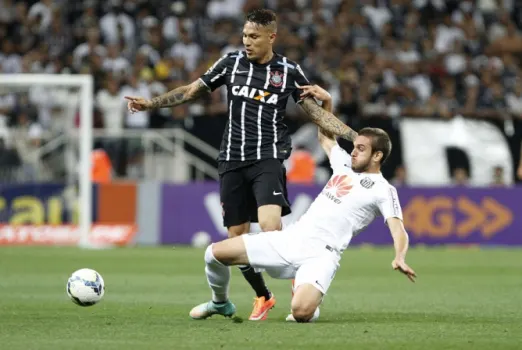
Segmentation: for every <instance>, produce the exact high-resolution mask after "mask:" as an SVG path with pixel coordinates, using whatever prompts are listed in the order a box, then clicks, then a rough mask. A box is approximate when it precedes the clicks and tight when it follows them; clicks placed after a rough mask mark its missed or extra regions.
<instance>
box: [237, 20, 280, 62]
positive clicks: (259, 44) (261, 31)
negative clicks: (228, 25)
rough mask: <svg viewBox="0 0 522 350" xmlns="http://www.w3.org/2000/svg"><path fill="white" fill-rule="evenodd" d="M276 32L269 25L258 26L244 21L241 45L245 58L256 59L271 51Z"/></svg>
mask: <svg viewBox="0 0 522 350" xmlns="http://www.w3.org/2000/svg"><path fill="white" fill-rule="evenodd" d="M275 36H276V34H275V33H274V32H272V30H271V28H270V27H264V26H260V25H258V24H255V23H252V22H246V23H245V26H244V27H243V45H244V46H245V50H246V54H247V58H248V59H249V60H252V61H257V60H260V59H262V58H263V57H265V55H266V54H267V53H269V52H270V51H272V44H273V43H274V40H275Z"/></svg>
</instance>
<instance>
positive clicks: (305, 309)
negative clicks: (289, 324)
mask: <svg viewBox="0 0 522 350" xmlns="http://www.w3.org/2000/svg"><path fill="white" fill-rule="evenodd" d="M316 308H317V306H316V305H312V303H292V315H293V316H294V318H295V320H296V321H297V322H309V321H310V320H311V319H312V317H314V312H315V309H316Z"/></svg>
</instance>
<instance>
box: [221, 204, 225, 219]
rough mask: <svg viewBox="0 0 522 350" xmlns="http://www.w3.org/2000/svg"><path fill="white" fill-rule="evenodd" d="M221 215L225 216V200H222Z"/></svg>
mask: <svg viewBox="0 0 522 350" xmlns="http://www.w3.org/2000/svg"><path fill="white" fill-rule="evenodd" d="M221 215H223V217H225V204H224V203H223V202H221Z"/></svg>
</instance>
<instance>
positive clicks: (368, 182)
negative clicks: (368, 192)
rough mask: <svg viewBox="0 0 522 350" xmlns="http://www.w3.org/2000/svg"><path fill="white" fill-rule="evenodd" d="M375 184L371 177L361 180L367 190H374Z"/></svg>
mask: <svg viewBox="0 0 522 350" xmlns="http://www.w3.org/2000/svg"><path fill="white" fill-rule="evenodd" d="M374 184H375V182H373V181H372V179H370V178H369V177H365V178H364V179H362V180H361V186H362V187H364V188H366V189H370V188H372V187H373V185H374Z"/></svg>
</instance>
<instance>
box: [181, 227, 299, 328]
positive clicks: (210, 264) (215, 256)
mask: <svg viewBox="0 0 522 350" xmlns="http://www.w3.org/2000/svg"><path fill="white" fill-rule="evenodd" d="M273 234H274V232H267V233H260V234H254V235H242V236H239V237H235V238H229V239H226V240H224V241H221V242H218V243H214V244H212V245H210V246H209V247H207V249H206V251H205V264H206V266H205V273H206V276H207V281H208V284H209V286H210V288H211V290H212V300H210V301H209V302H207V303H203V304H200V305H198V306H196V307H194V308H193V309H192V310H191V311H190V316H191V317H192V318H194V319H205V318H207V317H210V316H212V315H215V314H220V315H224V316H231V315H232V314H233V313H234V312H235V306H234V305H233V304H232V303H231V302H230V301H229V299H228V288H229V282H230V269H229V266H231V265H248V264H250V263H251V264H252V265H253V266H254V267H257V268H266V269H268V270H269V271H272V273H273V274H272V276H273V277H274V278H288V276H294V274H295V269H294V268H293V267H292V266H291V265H290V264H289V263H288V262H287V259H285V258H284V257H283V256H282V255H281V253H280V251H278V250H276V249H275V248H274V242H275V243H277V242H276V240H277V241H279V242H281V241H282V240H281V237H280V236H279V232H277V235H275V236H274V235H273ZM286 244H287V243H285V242H283V243H282V244H281V245H283V246H286ZM267 312H268V310H265V315H260V319H264V318H266V317H265V316H266V313H267Z"/></svg>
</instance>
